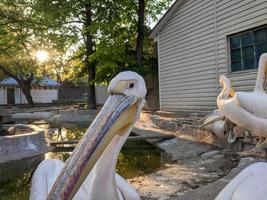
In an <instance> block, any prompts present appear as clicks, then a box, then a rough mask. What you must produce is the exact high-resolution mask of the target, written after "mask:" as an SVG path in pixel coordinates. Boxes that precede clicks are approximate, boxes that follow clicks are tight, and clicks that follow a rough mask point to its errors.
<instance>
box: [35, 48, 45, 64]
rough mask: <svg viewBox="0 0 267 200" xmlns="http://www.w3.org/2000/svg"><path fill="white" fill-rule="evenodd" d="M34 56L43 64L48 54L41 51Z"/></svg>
mask: <svg viewBox="0 0 267 200" xmlns="http://www.w3.org/2000/svg"><path fill="white" fill-rule="evenodd" d="M35 56H36V59H37V60H38V61H39V62H44V61H46V60H47V59H48V53H47V52H46V51H43V50H38V51H36V53H35Z"/></svg>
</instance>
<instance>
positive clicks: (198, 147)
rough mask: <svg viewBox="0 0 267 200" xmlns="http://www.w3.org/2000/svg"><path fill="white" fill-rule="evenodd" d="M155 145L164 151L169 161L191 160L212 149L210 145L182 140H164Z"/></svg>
mask: <svg viewBox="0 0 267 200" xmlns="http://www.w3.org/2000/svg"><path fill="white" fill-rule="evenodd" d="M157 145H158V146H159V147H160V148H162V149H164V150H165V151H166V153H167V154H168V156H169V159H170V160H171V161H176V160H183V159H187V158H193V157H196V156H199V155H200V154H203V153H206V152H209V151H210V150H211V149H213V148H214V147H213V146H211V145H207V144H202V143H199V142H195V141H190V140H185V139H182V138H174V139H170V140H165V141H163V142H160V143H158V144H157Z"/></svg>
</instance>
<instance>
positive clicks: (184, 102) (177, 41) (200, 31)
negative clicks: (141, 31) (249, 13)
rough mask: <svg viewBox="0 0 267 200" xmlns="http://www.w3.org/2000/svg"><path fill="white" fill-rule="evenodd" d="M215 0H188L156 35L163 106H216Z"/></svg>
mask: <svg viewBox="0 0 267 200" xmlns="http://www.w3.org/2000/svg"><path fill="white" fill-rule="evenodd" d="M214 8H215V4H214V1H213V0H202V1H200V0H198V1H195V0H188V1H185V3H184V4H183V5H182V6H181V7H180V8H179V10H178V11H177V12H176V13H175V14H174V16H173V17H172V19H171V20H170V21H169V22H168V24H167V25H166V27H165V28H164V30H163V31H162V32H161V33H160V36H159V66H160V67H159V78H160V107H161V109H162V110H210V109H212V108H214V107H215V99H216V87H215V85H216V67H215V37H214V35H215V25H214V24H215V15H214V10H215V9H214Z"/></svg>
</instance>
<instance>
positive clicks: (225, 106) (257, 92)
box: [217, 54, 267, 147]
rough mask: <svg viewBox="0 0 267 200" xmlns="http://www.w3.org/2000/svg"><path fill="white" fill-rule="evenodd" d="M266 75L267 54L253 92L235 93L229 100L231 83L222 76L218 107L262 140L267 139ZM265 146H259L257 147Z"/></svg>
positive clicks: (262, 61)
mask: <svg viewBox="0 0 267 200" xmlns="http://www.w3.org/2000/svg"><path fill="white" fill-rule="evenodd" d="M266 73H267V54H262V55H261V57H260V60H259V69H258V75H257V80H256V85H255V88H254V91H253V92H235V94H234V96H233V98H228V96H229V93H230V92H231V87H230V81H229V79H227V78H226V77H225V76H221V77H220V83H221V85H222V86H223V90H222V92H221V93H220V94H219V96H218V98H217V106H218V108H219V111H220V113H221V114H222V115H224V116H225V117H226V118H227V119H229V120H230V121H232V122H233V123H234V124H236V125H237V126H239V127H241V128H244V129H247V130H249V131H250V132H251V133H252V134H253V135H256V136H259V137H260V138H267V112H266V110H267V94H266V93H265V91H264V87H265V85H266ZM260 141H261V140H260ZM263 144H264V143H261V144H258V145H257V147H260V146H262V145H263Z"/></svg>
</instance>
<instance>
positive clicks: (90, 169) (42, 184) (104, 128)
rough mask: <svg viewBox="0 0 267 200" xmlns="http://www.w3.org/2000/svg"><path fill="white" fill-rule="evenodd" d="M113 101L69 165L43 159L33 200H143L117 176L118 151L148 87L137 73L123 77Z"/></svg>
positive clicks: (113, 89) (115, 84) (116, 81)
mask: <svg viewBox="0 0 267 200" xmlns="http://www.w3.org/2000/svg"><path fill="white" fill-rule="evenodd" d="M108 93H109V95H110V96H109V97H108V99H107V101H106V103H105V105H104V106H103V108H102V109H101V111H100V113H99V114H98V115H97V117H96V118H95V120H94V121H93V123H92V124H91V125H90V126H89V128H88V129H87V131H86V133H85V134H84V136H83V138H82V139H81V141H80V142H79V144H78V145H77V147H76V148H75V150H74V152H73V153H72V155H71V156H70V157H69V159H68V160H67V161H66V163H65V164H64V163H63V162H61V161H59V160H51V159H50V160H49V159H48V160H44V161H43V162H42V163H41V164H40V165H39V166H38V168H37V170H36V171H35V173H34V176H33V179H32V186H31V194H30V199H31V200H37V199H38V200H42V199H44V200H46V199H48V200H61V199H62V200H63V199H64V200H70V199H77V200H84V199H90V200H105V199H109V200H115V199H116V200H139V199H140V196H139V194H138V193H137V192H136V191H135V189H134V188H132V186H131V185H130V184H129V183H128V182H127V181H126V180H124V179H123V178H122V177H120V176H119V175H118V174H116V173H115V170H116V163H117V158H118V155H119V152H120V150H121V148H122V146H123V144H124V143H125V141H126V139H127V137H128V136H129V134H130V132H131V130H132V128H133V126H134V123H135V122H136V120H137V118H138V116H139V114H140V112H141V109H142V107H143V105H144V102H145V100H144V98H145V95H146V86H145V82H144V80H143V78H142V77H141V76H140V75H138V74H137V73H134V72H130V71H127V72H122V73H120V74H118V75H117V76H116V77H115V78H113V79H112V80H111V82H110V84H109V86H108Z"/></svg>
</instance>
